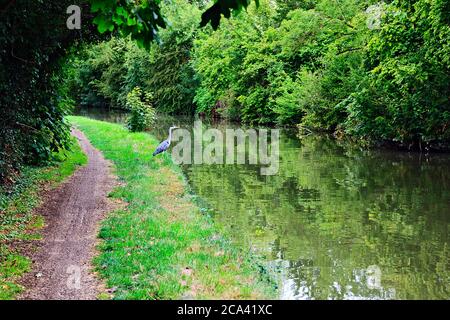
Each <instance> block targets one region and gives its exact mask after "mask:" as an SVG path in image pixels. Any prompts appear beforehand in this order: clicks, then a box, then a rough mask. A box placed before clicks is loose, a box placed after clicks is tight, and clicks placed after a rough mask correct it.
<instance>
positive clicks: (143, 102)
mask: <svg viewBox="0 0 450 320" xmlns="http://www.w3.org/2000/svg"><path fill="white" fill-rule="evenodd" d="M152 99H153V96H152V94H151V93H149V92H145V93H143V92H142V90H141V88H139V87H135V88H134V89H133V90H131V92H130V93H128V95H127V107H128V108H129V109H130V115H129V117H128V129H130V131H133V132H136V131H144V130H145V129H148V128H150V126H151V125H152V124H153V123H154V121H155V109H154V108H153V106H152Z"/></svg>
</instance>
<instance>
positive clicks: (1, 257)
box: [0, 139, 87, 300]
mask: <svg viewBox="0 0 450 320" xmlns="http://www.w3.org/2000/svg"><path fill="white" fill-rule="evenodd" d="M55 159H56V160H55V162H54V163H53V164H52V165H50V166H47V167H25V168H23V170H22V173H21V174H20V176H19V177H18V179H17V181H16V183H15V184H14V186H13V187H11V188H9V189H8V190H4V189H3V188H0V300H5V299H14V297H15V296H16V295H17V294H19V293H20V292H21V291H22V290H23V288H22V287H21V286H20V285H19V284H17V281H18V280H19V279H20V277H21V275H23V274H24V273H25V272H27V271H29V270H30V267H31V261H30V259H29V258H28V257H26V256H24V255H23V252H21V251H20V250H19V249H18V246H17V244H18V243H20V242H27V241H33V240H36V239H40V237H41V236H40V229H42V228H43V227H44V225H45V221H44V218H43V217H42V216H38V215H36V214H34V213H33V209H34V208H36V207H37V206H38V205H39V204H41V195H42V191H43V190H49V189H52V188H55V187H57V186H58V185H59V184H60V183H61V182H63V181H64V180H65V179H66V178H67V177H69V176H70V175H71V174H72V173H73V172H74V171H75V169H76V168H77V167H78V166H80V165H84V164H85V163H86V162H87V158H86V156H85V154H84V153H83V152H82V151H81V148H80V146H79V145H78V143H76V140H75V139H73V147H72V149H71V150H70V151H61V152H60V153H58V154H55Z"/></svg>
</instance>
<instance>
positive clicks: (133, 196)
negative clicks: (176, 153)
mask: <svg viewBox="0 0 450 320" xmlns="http://www.w3.org/2000/svg"><path fill="white" fill-rule="evenodd" d="M69 121H70V122H72V123H73V124H74V125H76V126H77V127H78V128H79V129H81V130H82V131H83V132H84V133H85V134H86V136H87V137H88V138H89V140H90V141H91V142H92V144H93V145H94V146H95V147H96V148H98V149H99V150H101V151H102V152H103V154H104V155H105V157H106V158H107V159H109V160H111V161H112V162H113V163H114V164H115V167H116V172H115V174H116V175H117V176H118V177H119V179H120V180H121V182H122V183H121V185H120V186H119V187H117V188H116V189H115V191H114V192H113V193H112V195H111V196H112V197H114V198H118V199H120V200H122V201H124V202H126V203H127V206H126V208H125V209H121V210H118V211H116V212H114V213H111V214H110V215H109V216H108V217H107V218H106V220H105V221H104V223H103V225H102V228H101V231H100V237H101V238H102V239H103V240H104V241H103V242H102V244H101V245H100V252H101V253H100V255H99V256H98V258H97V260H96V265H97V267H98V270H99V272H100V274H101V275H102V276H103V277H104V278H105V279H106V280H107V285H108V287H110V288H113V289H114V290H113V292H114V296H115V298H118V299H176V298H183V297H184V298H195V299H204V298H212V299H258V298H266V297H272V296H273V294H274V288H273V283H271V282H270V281H269V280H268V277H267V276H265V275H264V274H263V273H261V271H260V270H261V268H260V267H259V266H258V265H256V264H255V263H253V261H251V260H250V258H249V257H248V256H246V255H244V254H243V253H241V252H239V251H238V250H237V249H236V248H234V247H233V246H232V245H231V244H230V243H229V242H228V241H227V240H226V239H225V238H224V237H223V236H221V235H220V230H218V228H217V226H214V224H213V223H212V221H210V218H208V216H207V215H205V214H203V213H202V210H201V209H200V208H199V207H197V206H196V205H195V204H194V202H193V200H192V198H191V196H190V195H189V194H188V193H187V185H186V183H185V181H184V179H183V176H182V174H181V171H180V169H179V168H178V167H177V166H175V165H173V163H172V161H171V159H170V155H168V154H163V155H160V156H158V157H152V155H151V154H152V152H153V150H154V149H155V148H156V146H157V144H158V141H157V140H156V139H155V138H154V137H152V136H150V135H149V134H146V133H130V132H128V131H127V130H126V129H125V128H123V127H122V126H120V125H117V124H111V123H106V122H101V121H95V120H91V119H87V118H83V117H70V118H69Z"/></svg>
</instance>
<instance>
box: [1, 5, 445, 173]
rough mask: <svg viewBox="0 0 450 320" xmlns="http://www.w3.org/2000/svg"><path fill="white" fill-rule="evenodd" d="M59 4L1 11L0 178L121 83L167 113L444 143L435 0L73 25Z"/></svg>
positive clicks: (109, 13) (108, 11)
mask: <svg viewBox="0 0 450 320" xmlns="http://www.w3.org/2000/svg"><path fill="white" fill-rule="evenodd" d="M87 2H90V5H89V4H88V3H87ZM70 4H71V3H70V2H69V1H50V2H45V3H44V2H43V1H24V0H17V1H14V0H10V1H6V2H5V4H2V5H1V9H0V15H1V24H0V48H1V51H0V60H1V64H2V69H1V70H0V88H1V92H2V94H1V95H0V106H1V116H0V119H1V126H0V131H1V132H0V137H1V139H0V147H1V148H0V179H1V180H4V179H5V177H6V175H7V173H12V172H15V171H16V170H17V169H18V167H19V165H20V164H21V163H23V162H24V161H26V162H31V163H39V162H42V161H45V160H48V159H49V157H50V155H51V154H52V152H53V151H55V150H57V149H59V148H63V147H64V146H66V145H67V141H68V140H67V138H68V127H67V125H65V124H64V120H63V119H64V115H65V114H66V113H67V112H68V110H69V109H70V106H71V105H72V104H73V103H76V104H84V105H88V106H91V105H108V106H112V107H119V108H127V103H126V101H127V95H128V93H129V92H130V91H131V90H133V88H135V87H140V88H142V90H143V91H144V92H151V93H152V94H153V102H154V106H155V108H157V109H158V110H159V111H163V112H168V113H177V114H178V113H190V114H192V113H195V112H202V113H206V114H208V113H213V114H221V115H222V116H223V117H227V118H230V119H234V120H240V121H244V122H248V123H252V124H266V123H279V124H287V125H295V124H300V125H301V126H303V127H308V128H314V129H318V130H326V131H331V132H336V133H338V134H339V135H343V134H346V135H349V136H353V137H357V138H364V139H365V140H369V141H395V142H397V143H402V144H405V145H407V146H408V145H409V146H413V145H414V146H418V147H420V148H422V146H424V147H427V145H429V143H433V142H448V140H449V138H450V130H449V127H450V102H449V101H450V99H449V97H450V85H449V83H450V79H449V78H450V49H449V48H450V18H449V17H450V1H449V0H394V1H387V2H386V3H383V2H378V1H376V0H303V1H293V0H277V1H269V0H260V1H249V0H232V1H230V0H217V1H214V3H212V2H210V1H201V0H198V1H188V0H172V1H168V0H167V1H160V0H154V1H125V0H120V1H109V0H90V1H87V0H86V4H85V5H83V6H82V9H83V20H82V23H83V25H82V29H81V31H80V30H68V29H67V27H66V19H67V17H68V16H67V14H66V8H67V7H68V6H69V5H70ZM243 8H245V9H246V10H245V12H244V10H242V9H243ZM91 11H92V13H89V12H91ZM202 12H203V13H202ZM221 17H227V18H228V17H229V19H225V20H224V19H221ZM219 22H220V26H219ZM94 24H95V25H96V29H97V31H100V33H105V32H106V33H107V34H108V35H107V36H106V35H104V36H103V38H102V39H104V40H105V41H98V40H97V41H96V42H94V43H93V44H87V43H92V41H91V40H92V38H93V34H94V33H93V31H94V28H93V26H94ZM201 25H202V26H206V27H205V28H199V27H200V26H201ZM214 29H217V30H214ZM95 34H98V33H95ZM96 37H98V36H96ZM106 37H107V38H108V39H105V38H106ZM155 39H156V40H157V41H153V40H155ZM86 40H88V41H86ZM77 43H79V44H81V43H82V44H81V45H77V46H74V44H77ZM68 50H69V51H70V54H69V58H67V59H66V60H65V63H63V64H61V62H62V61H63V60H61V58H62V57H65V56H66V55H67V53H68ZM9 176H10V177H11V175H10V174H9Z"/></svg>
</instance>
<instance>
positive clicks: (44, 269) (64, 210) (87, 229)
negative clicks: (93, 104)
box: [20, 130, 115, 299]
mask: <svg viewBox="0 0 450 320" xmlns="http://www.w3.org/2000/svg"><path fill="white" fill-rule="evenodd" d="M72 135H74V136H75V137H76V138H77V139H78V141H79V143H80V145H81V148H82V149H83V151H84V152H85V153H86V155H87V156H88V164H87V165H86V166H84V167H82V168H80V169H78V170H77V171H76V172H75V174H74V175H73V176H72V177H71V178H69V179H68V180H67V181H66V182H65V183H64V184H63V185H61V186H60V187H59V188H57V189H55V190H52V191H50V192H49V193H48V194H47V195H46V197H45V202H44V205H43V206H41V207H40V208H39V209H38V211H39V212H38V213H39V214H41V215H43V216H44V217H45V221H46V225H47V227H46V228H45V231H44V235H43V236H44V237H43V241H42V244H41V245H40V248H39V250H38V251H37V253H36V254H35V255H34V256H33V257H32V258H33V262H34V263H33V270H32V272H30V273H29V274H28V275H26V276H25V278H24V280H23V284H24V285H25V287H26V288H29V289H28V290H26V291H25V292H24V294H22V296H21V297H20V298H21V299H96V297H97V294H98V292H99V289H100V286H101V283H100V282H99V281H98V280H97V279H96V277H95V275H94V274H93V272H92V266H91V260H92V258H93V256H94V254H95V244H96V242H97V234H98V224H99V221H100V220H101V219H102V217H103V216H104V214H105V213H107V212H109V211H111V210H112V209H113V206H112V204H111V203H110V202H109V201H108V198H107V195H108V193H109V192H110V191H111V189H112V187H113V186H114V182H115V181H114V178H113V177H112V175H111V174H110V164H109V162H108V161H106V160H105V159H104V158H103V155H102V154H101V153H100V152H99V151H98V150H97V149H95V148H94V147H93V146H92V145H91V144H90V142H89V141H88V140H87V138H86V137H85V136H84V135H83V134H82V133H81V132H80V131H78V130H73V131H72Z"/></svg>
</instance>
